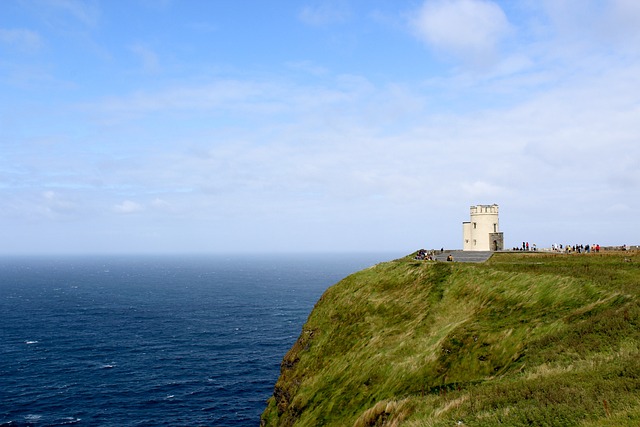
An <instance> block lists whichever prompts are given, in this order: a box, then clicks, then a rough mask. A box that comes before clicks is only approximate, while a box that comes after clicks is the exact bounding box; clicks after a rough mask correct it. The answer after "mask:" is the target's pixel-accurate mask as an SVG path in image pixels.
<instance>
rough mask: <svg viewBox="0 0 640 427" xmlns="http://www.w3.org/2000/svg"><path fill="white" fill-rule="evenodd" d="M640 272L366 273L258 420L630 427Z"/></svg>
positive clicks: (323, 317) (620, 260)
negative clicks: (601, 422) (580, 424)
mask: <svg viewBox="0 0 640 427" xmlns="http://www.w3.org/2000/svg"><path fill="white" fill-rule="evenodd" d="M639 266H640V259H639V257H638V254H637V253H635V252H634V253H629V252H626V253H625V254H624V255H620V254H607V255H598V256H597V257H596V256H590V255H585V256H566V255H561V256H558V255H542V254H536V255H534V256H532V255H530V254H499V255H496V256H495V257H494V258H493V259H492V260H491V261H489V262H488V263H483V264H464V265H463V264H458V263H444V262H428V261H415V260H413V259H412V257H410V256H409V257H407V258H405V259H400V260H395V261H391V262H388V263H382V264H379V265H377V266H374V267H372V268H369V269H366V270H363V271H361V272H359V273H356V274H354V275H352V276H349V277H347V278H345V279H344V280H342V281H341V282H339V283H338V284H336V285H335V286H333V287H331V288H330V289H329V290H327V292H326V293H325V294H324V295H323V297H322V298H321V299H320V301H318V303H317V304H316V306H315V308H314V310H313V311H312V313H311V315H310V316H309V319H308V321H307V323H306V324H305V326H304V327H303V330H302V332H301V334H300V337H299V338H298V340H297V341H296V343H295V344H294V346H293V347H292V348H291V350H290V351H289V352H288V353H287V354H286V356H285V357H284V359H283V361H282V364H281V375H280V378H279V379H278V381H277V383H276V385H275V388H274V394H273V396H272V397H271V399H270V400H269V402H268V406H267V408H266V409H265V411H264V413H263V415H262V419H261V425H263V426H318V425H334V426H350V425H355V426H392V425H393V426H395V425H408V426H418V425H433V426H440V425H442V426H445V425H447V426H449V425H452V423H453V424H456V425H467V424H468V425H486V426H493V425H496V424H503V425H531V424H533V425H545V424H547V425H567V424H578V423H584V424H585V425H598V424H597V423H598V422H600V421H602V420H607V422H615V423H618V424H615V423H614V424H609V425H637V424H627V423H629V422H630V421H629V420H635V421H637V420H639V419H640V405H637V402H638V401H639V400H638V398H640V364H639V363H638V362H637V360H640V328H639V326H640V308H639V303H638V301H639V298H638V297H639V294H640V268H639ZM605 402H606V403H605ZM633 402H635V403H633ZM558 423H559V424H558ZM590 423H592V424H590Z"/></svg>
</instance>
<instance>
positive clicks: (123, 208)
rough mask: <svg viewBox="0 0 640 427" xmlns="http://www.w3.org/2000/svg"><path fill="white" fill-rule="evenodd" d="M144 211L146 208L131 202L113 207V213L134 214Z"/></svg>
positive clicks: (126, 201)
mask: <svg viewBox="0 0 640 427" xmlns="http://www.w3.org/2000/svg"><path fill="white" fill-rule="evenodd" d="M143 210H144V206H142V205H141V204H139V203H136V202H133V201H131V200H125V201H123V202H122V203H119V204H117V205H115V206H114V207H113V211H114V212H116V213H120V214H132V213H136V212H141V211H143Z"/></svg>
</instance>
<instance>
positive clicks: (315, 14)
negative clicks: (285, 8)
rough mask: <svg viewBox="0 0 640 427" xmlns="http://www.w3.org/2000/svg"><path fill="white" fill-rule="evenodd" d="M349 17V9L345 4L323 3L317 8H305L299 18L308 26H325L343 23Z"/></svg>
mask: <svg viewBox="0 0 640 427" xmlns="http://www.w3.org/2000/svg"><path fill="white" fill-rule="evenodd" d="M348 17H349V9H348V8H347V6H346V4H345V3H344V2H336V1H326V0H325V1H322V2H320V3H319V4H317V5H315V6H305V7H304V8H303V9H302V10H301V11H300V13H299V14H298V18H299V19H300V20H301V21H302V22H304V23H305V24H308V25H313V26H324V25H329V24H335V23H341V22H344V21H346V20H347V18H348Z"/></svg>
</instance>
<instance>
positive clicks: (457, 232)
mask: <svg viewBox="0 0 640 427" xmlns="http://www.w3.org/2000/svg"><path fill="white" fill-rule="evenodd" d="M0 198H1V199H0V254H4V255H10V254H76V253H82V254H102V253H107V254H108V253H225V252H234V253H235V252H240V253H266V252H274V253H279V252H310V253H311V252H353V251H368V252H380V251H396V252H399V253H410V252H412V251H414V250H417V249H419V248H440V247H445V248H449V249H454V248H461V247H462V222H463V221H468V220H469V207H470V206H472V205H477V204H494V203H496V204H498V205H499V206H500V230H501V231H503V232H504V236H505V246H507V247H512V246H520V245H521V244H522V242H523V241H529V242H531V244H533V243H536V244H537V246H538V247H549V246H551V244H553V243H562V244H577V243H582V244H594V243H598V244H601V245H622V244H628V245H630V244H640V226H639V225H638V219H637V218H638V212H639V211H640V2H638V1H636V0H609V1H605V0H531V1H530V0H521V1H511V0H508V1H497V0H496V1H490V0H341V1H340V0H325V1H323V0H273V1H269V2H266V1H248V0H241V1H223V0H220V1H214V0H211V1H207V0H86V1H76V0H3V1H1V2H0Z"/></svg>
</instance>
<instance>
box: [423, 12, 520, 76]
mask: <svg viewBox="0 0 640 427" xmlns="http://www.w3.org/2000/svg"><path fill="white" fill-rule="evenodd" d="M412 26H413V29H414V31H415V32H416V34H417V36H418V37H419V38H420V39H421V40H422V41H424V42H425V43H426V44H427V45H429V46H430V47H432V48H434V49H436V50H438V51H442V52H446V53H454V54H456V55H459V56H460V57H462V58H464V59H468V60H471V61H472V62H476V63H484V62H487V61H490V60H492V57H493V55H494V53H495V52H496V51H497V49H498V45H499V43H500V42H501V40H502V39H503V37H505V36H506V35H507V34H508V33H509V32H510V31H511V26H510V24H509V22H508V20H507V17H506V15H505V14H504V12H503V11H502V9H501V8H500V6H498V5H497V4H496V3H494V2H491V1H487V0H428V1H425V3H424V4H423V6H422V7H421V8H420V10H419V11H418V12H417V16H416V17H415V18H414V19H413V21H412Z"/></svg>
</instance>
